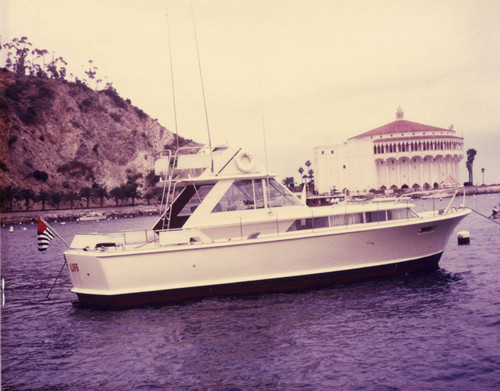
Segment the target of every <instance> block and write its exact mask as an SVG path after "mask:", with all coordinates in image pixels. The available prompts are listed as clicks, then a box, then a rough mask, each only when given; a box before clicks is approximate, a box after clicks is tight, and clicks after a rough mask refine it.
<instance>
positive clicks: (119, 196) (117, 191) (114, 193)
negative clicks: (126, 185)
mask: <svg viewBox="0 0 500 391" xmlns="http://www.w3.org/2000/svg"><path fill="white" fill-rule="evenodd" d="M109 196H110V197H112V198H114V199H115V206H118V202H119V201H120V200H123V199H125V192H124V190H123V188H122V187H114V188H113V189H111V191H110V192H109Z"/></svg>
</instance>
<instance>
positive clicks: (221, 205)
mask: <svg viewBox="0 0 500 391" xmlns="http://www.w3.org/2000/svg"><path fill="white" fill-rule="evenodd" d="M263 207H264V197H263V192H262V181H261V180H253V179H245V180H241V181H235V182H234V183H233V184H232V185H231V187H230V188H229V189H228V190H227V191H226V193H225V194H224V196H223V197H222V198H221V199H220V201H219V202H218V203H217V205H215V208H214V209H213V210H212V213H215V212H228V211H233V210H246V209H260V208H263Z"/></svg>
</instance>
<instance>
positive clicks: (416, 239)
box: [65, 212, 469, 307]
mask: <svg viewBox="0 0 500 391" xmlns="http://www.w3.org/2000/svg"><path fill="white" fill-rule="evenodd" d="M468 213H469V212H461V213H455V214H454V215H451V216H449V215H441V216H435V217H429V218H423V219H414V220H413V221H412V220H409V221H405V222H398V224H380V225H378V224H372V225H368V224H364V225H360V226H359V227H354V226H353V227H343V228H339V227H334V228H333V229H326V230H316V231H312V232H309V233H303V232H299V233H296V234H292V235H282V236H275V237H272V238H270V237H264V238H259V237H258V238H255V239H253V240H242V241H236V240H235V241H226V242H223V243H210V244H192V245H184V246H182V245H181V246H165V247H162V246H158V247H155V248H152V249H149V250H147V249H145V250H136V251H104V252H99V251H82V250H68V251H67V252H66V253H65V256H66V260H67V263H68V269H69V271H70V276H71V280H72V283H73V289H72V291H73V292H74V293H76V294H77V295H78V297H79V300H80V301H81V302H82V303H86V304H91V305H95V306H104V307H106V306H107V307H120V306H137V305H144V304H148V303H160V302H173V301H181V300H188V299H195V298H200V297H206V296H212V295H235V294H248V293H262V292H281V291H292V290H299V289H309V288H315V287H322V286H327V285H331V284H335V283H344V282H350V281H357V280H361V279H366V278H373V277H379V276H384V275H388V276H391V275H398V274H402V273H409V272H414V271H418V270H425V269H433V268H436V267H437V265H438V262H439V259H440V257H441V254H442V253H443V251H444V248H445V247H446V244H447V242H448V239H449V237H450V235H451V233H452V232H453V229H454V228H455V227H456V225H457V224H458V223H459V222H460V220H462V219H463V218H464V217H465V216H466V215H467V214H468Z"/></svg>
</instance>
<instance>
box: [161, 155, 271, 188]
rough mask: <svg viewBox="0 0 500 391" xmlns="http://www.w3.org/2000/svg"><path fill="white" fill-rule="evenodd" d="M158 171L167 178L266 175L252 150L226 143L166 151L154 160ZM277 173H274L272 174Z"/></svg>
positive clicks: (185, 178) (192, 178) (173, 179)
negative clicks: (248, 150) (173, 152)
mask: <svg viewBox="0 0 500 391" xmlns="http://www.w3.org/2000/svg"><path fill="white" fill-rule="evenodd" d="M155 175H158V176H160V178H161V185H160V186H163V184H164V181H177V182H178V181H188V182H192V181H203V180H205V179H209V178H212V179H214V178H215V177H219V178H220V177H225V178H227V177H231V176H238V177H241V176H242V175H249V176H263V175H267V172H266V169H265V167H264V166H262V165H261V164H259V163H258V162H257V161H256V160H255V157H254V155H253V154H252V153H250V152H246V151H244V150H243V149H242V148H240V147H229V146H226V145H223V146H217V147H214V148H212V150H211V151H210V147H195V148H179V149H178V150H177V151H176V152H175V154H172V152H171V151H169V150H167V151H163V152H160V153H159V154H157V156H156V160H155ZM270 176H272V177H274V176H275V175H270Z"/></svg>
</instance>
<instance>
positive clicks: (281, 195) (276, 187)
mask: <svg viewBox="0 0 500 391" xmlns="http://www.w3.org/2000/svg"><path fill="white" fill-rule="evenodd" d="M268 197H269V201H268V202H269V206H270V207H271V208H276V207H279V206H287V205H302V204H301V202H300V201H299V200H298V199H297V197H295V196H294V195H293V194H292V193H290V191H289V190H288V189H286V188H285V187H284V186H282V185H281V184H279V183H278V182H277V181H276V180H275V179H274V178H271V179H270V180H269V187H268Z"/></svg>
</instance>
